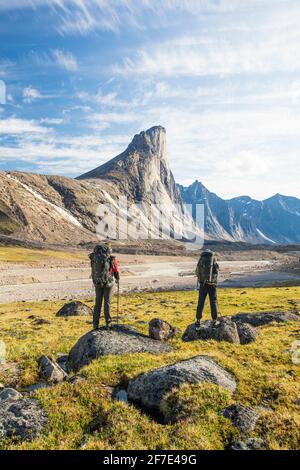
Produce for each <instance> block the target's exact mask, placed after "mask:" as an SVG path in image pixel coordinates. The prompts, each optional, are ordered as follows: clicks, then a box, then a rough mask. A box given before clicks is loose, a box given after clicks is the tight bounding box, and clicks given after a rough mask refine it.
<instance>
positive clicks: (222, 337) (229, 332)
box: [217, 317, 240, 344]
mask: <svg viewBox="0 0 300 470" xmlns="http://www.w3.org/2000/svg"><path fill="white" fill-rule="evenodd" d="M217 339H218V341H227V342H228V343H236V344H240V338H239V334H238V330H237V327H236V324H235V323H234V322H233V321H232V320H230V318H226V317H224V318H221V319H220V323H219V325H218V327H217Z"/></svg>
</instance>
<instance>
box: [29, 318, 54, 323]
mask: <svg viewBox="0 0 300 470" xmlns="http://www.w3.org/2000/svg"><path fill="white" fill-rule="evenodd" d="M33 323H34V324H35V325H51V323H52V322H51V321H50V320H45V319H44V318H35V319H34V320H33Z"/></svg>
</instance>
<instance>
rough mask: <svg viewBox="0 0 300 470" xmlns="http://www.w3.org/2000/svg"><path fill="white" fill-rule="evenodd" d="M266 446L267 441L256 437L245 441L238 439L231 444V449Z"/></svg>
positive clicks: (259, 448) (254, 448)
mask: <svg viewBox="0 0 300 470" xmlns="http://www.w3.org/2000/svg"><path fill="white" fill-rule="evenodd" d="M266 448H267V445H266V443H265V441H264V440H263V439H259V438H255V437H252V438H249V439H246V440H245V441H237V442H235V443H234V444H233V445H232V446H231V450H265V449H266Z"/></svg>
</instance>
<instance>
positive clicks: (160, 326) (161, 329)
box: [149, 318, 177, 341]
mask: <svg viewBox="0 0 300 470" xmlns="http://www.w3.org/2000/svg"><path fill="white" fill-rule="evenodd" d="M176 332H177V329H176V328H174V327H173V326H172V325H170V323H168V322H166V321H164V320H161V319H160V318H153V319H152V320H150V322H149V337H150V338H152V339H156V340H158V341H168V340H169V339H171V338H173V337H174V336H175V334H176Z"/></svg>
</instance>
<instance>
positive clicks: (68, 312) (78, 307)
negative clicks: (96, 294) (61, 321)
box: [56, 301, 93, 317]
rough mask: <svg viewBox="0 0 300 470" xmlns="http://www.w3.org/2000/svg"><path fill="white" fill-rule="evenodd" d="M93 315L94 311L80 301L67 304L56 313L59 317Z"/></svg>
mask: <svg viewBox="0 0 300 470" xmlns="http://www.w3.org/2000/svg"><path fill="white" fill-rule="evenodd" d="M84 315H85V316H91V315H93V311H92V309H91V308H90V307H88V306H87V305H85V304H83V303H82V302H79V301H74V302H69V303H68V304H65V305H64V306H63V307H62V308H61V309H60V310H59V311H58V312H57V314H56V316H57V317H81V316H84Z"/></svg>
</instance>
